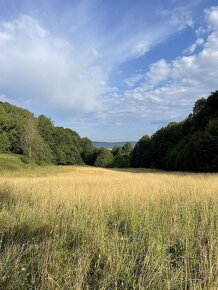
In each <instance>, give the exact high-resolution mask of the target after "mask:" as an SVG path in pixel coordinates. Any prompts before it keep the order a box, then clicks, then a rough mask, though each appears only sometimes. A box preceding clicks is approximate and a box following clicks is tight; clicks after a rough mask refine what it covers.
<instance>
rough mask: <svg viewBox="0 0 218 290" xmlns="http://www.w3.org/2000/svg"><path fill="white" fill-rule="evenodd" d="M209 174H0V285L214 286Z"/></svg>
mask: <svg viewBox="0 0 218 290" xmlns="http://www.w3.org/2000/svg"><path fill="white" fill-rule="evenodd" d="M217 287H218V174H180V173H165V172H158V171H146V170H131V171H130V170H123V171H121V170H109V169H100V168H89V167H42V168H35V169H31V170H30V169H29V170H24V169H23V170H18V171H13V172H9V171H5V172H4V171H2V172H1V175H0V289H3V290H17V289H19V290H25V289H28V290H29V289H37V290H38V289H40V290H41V289H43V290H50V289H51V290H53V289H63V290H68V289H148V290H159V289H217Z"/></svg>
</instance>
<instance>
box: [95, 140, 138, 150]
mask: <svg viewBox="0 0 218 290" xmlns="http://www.w3.org/2000/svg"><path fill="white" fill-rule="evenodd" d="M127 142H129V143H131V144H132V147H134V146H135V144H136V143H137V142H136V141H126V142H100V141H92V144H93V145H94V146H95V147H97V148H100V147H104V148H108V149H112V148H113V147H114V146H123V145H124V144H126V143H127Z"/></svg>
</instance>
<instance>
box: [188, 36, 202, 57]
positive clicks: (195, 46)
mask: <svg viewBox="0 0 218 290" xmlns="http://www.w3.org/2000/svg"><path fill="white" fill-rule="evenodd" d="M203 43H204V39H203V38H202V37H199V38H197V39H196V41H195V42H194V43H193V44H192V45H190V46H189V47H188V48H186V49H185V50H184V51H183V52H184V53H185V54H192V53H193V52H195V50H196V48H197V47H198V46H201V45H202V44H203Z"/></svg>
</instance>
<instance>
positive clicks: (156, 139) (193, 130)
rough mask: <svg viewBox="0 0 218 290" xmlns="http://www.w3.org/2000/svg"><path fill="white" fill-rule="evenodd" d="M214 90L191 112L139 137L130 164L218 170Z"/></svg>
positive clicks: (217, 94) (217, 104)
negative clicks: (176, 120)
mask: <svg viewBox="0 0 218 290" xmlns="http://www.w3.org/2000/svg"><path fill="white" fill-rule="evenodd" d="M217 120H218V91H216V92H214V93H212V94H211V95H210V96H209V97H208V98H207V99H203V98H202V99H200V100H198V101H197V102H196V103H195V105H194V108H193V113H192V114H190V115H189V117H188V118H187V119H186V120H184V121H183V122H180V123H170V124H169V125H168V126H166V127H164V128H161V129H160V130H158V131H157V132H156V133H154V134H153V135H152V136H151V138H149V137H143V138H142V139H140V140H139V142H138V143H137V144H136V146H135V148H134V150H133V153H132V158H131V164H132V166H133V167H148V168H149V167H150V168H158V169H165V170H166V169H167V170H182V171H196V172H198V171H203V172H207V171H217V170H218V121H217Z"/></svg>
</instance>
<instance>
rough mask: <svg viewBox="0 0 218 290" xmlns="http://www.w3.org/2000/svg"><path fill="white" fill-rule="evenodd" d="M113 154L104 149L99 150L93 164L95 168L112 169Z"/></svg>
mask: <svg viewBox="0 0 218 290" xmlns="http://www.w3.org/2000/svg"><path fill="white" fill-rule="evenodd" d="M112 165H113V154H112V153H111V151H110V150H108V149H106V148H103V147H102V148H100V149H99V150H98V153H97V157H96V160H95V163H94V166H96V167H112Z"/></svg>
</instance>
